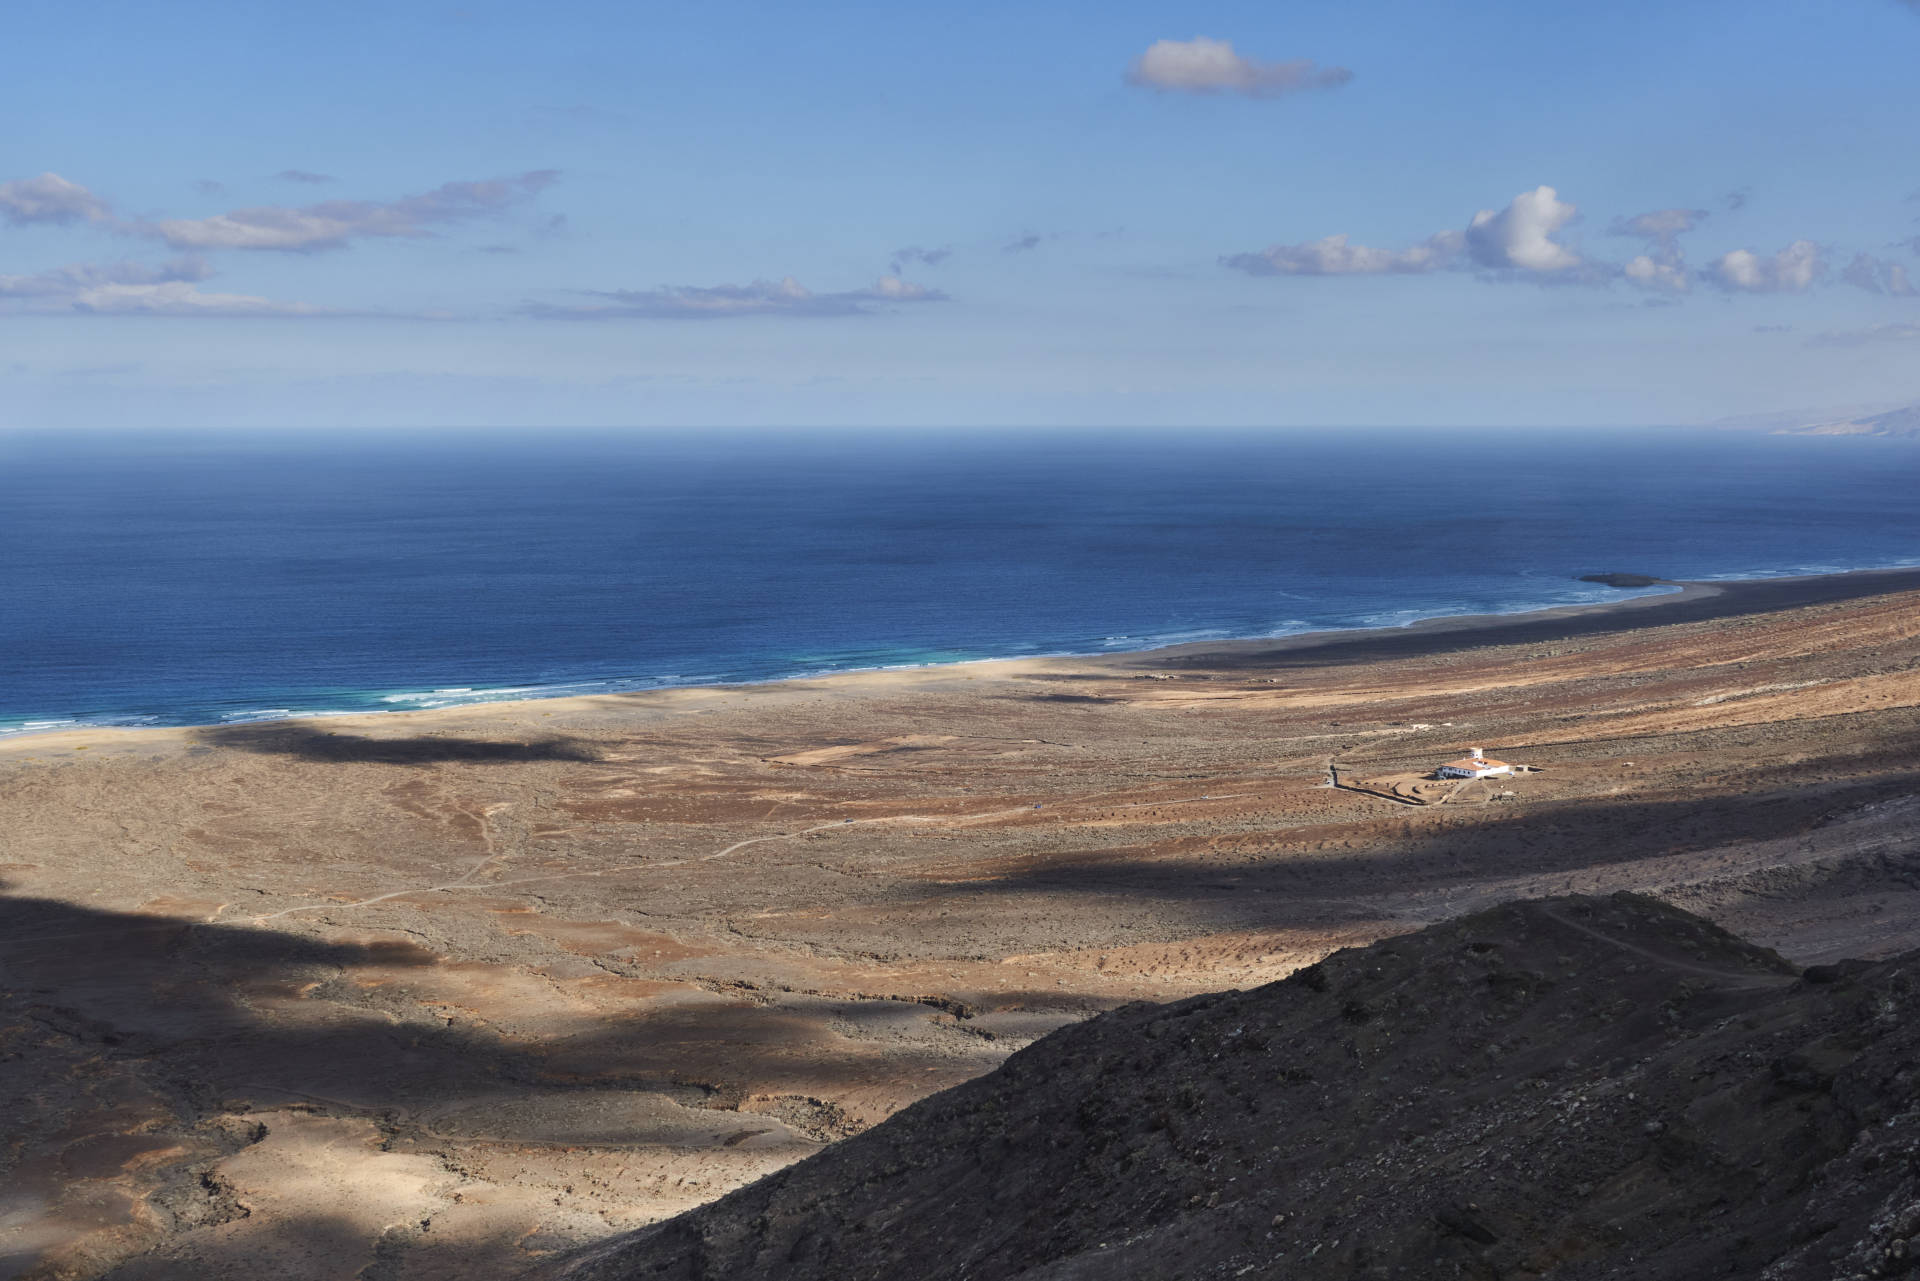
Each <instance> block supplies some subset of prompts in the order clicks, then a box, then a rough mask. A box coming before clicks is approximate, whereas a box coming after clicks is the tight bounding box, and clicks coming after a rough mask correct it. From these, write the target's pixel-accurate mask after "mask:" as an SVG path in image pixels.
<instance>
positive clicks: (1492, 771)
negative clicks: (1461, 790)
mask: <svg viewBox="0 0 1920 1281" xmlns="http://www.w3.org/2000/svg"><path fill="white" fill-rule="evenodd" d="M1511 773H1513V766H1511V765H1509V764H1507V763H1506V762H1505V761H1496V760H1494V759H1493V758H1492V757H1490V756H1488V755H1487V754H1486V753H1485V752H1482V751H1481V750H1480V749H1479V748H1477V747H1476V748H1474V749H1473V755H1472V756H1470V757H1468V758H1467V759H1465V760H1462V761H1448V762H1447V763H1446V764H1445V765H1442V766H1441V767H1440V768H1439V769H1437V770H1435V771H1434V776H1435V777H1437V778H1499V777H1500V776H1501V775H1503V774H1511Z"/></svg>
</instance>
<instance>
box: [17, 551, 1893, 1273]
mask: <svg viewBox="0 0 1920 1281" xmlns="http://www.w3.org/2000/svg"><path fill="white" fill-rule="evenodd" d="M1856 590H1857V588H1856ZM1689 608H1691V606H1689ZM1679 616H1682V617H1690V615H1679ZM1659 617H1662V615H1660V614H1659V613H1658V611H1656V610H1652V609H1649V610H1646V611H1644V612H1643V617H1642V621H1644V622H1647V623H1652V622H1655V621H1656V620H1657V619H1658V618H1659ZM1542 627H1545V628H1546V629H1547V630H1545V631H1542V630H1540V629H1541V628H1542ZM1388 640H1389V641H1391V643H1390V644H1389V643H1387V641H1381V640H1377V639H1376V640H1372V641H1366V642H1363V643H1360V644H1356V645H1350V646H1348V647H1346V648H1344V649H1343V648H1340V647H1339V646H1320V647H1317V648H1316V647H1313V646H1301V645H1295V646H1280V647H1275V646H1252V647H1249V646H1240V647H1220V648H1218V649H1215V650H1212V651H1209V650H1205V649H1199V650H1196V649H1195V648H1194V647H1188V648H1186V649H1183V650H1181V651H1177V652H1167V653H1161V654H1154V655H1140V656H1135V657H1130V658H1122V659H1110V660H1099V661H1094V660H1048V661H1033V662H1022V663H1009V664H983V665H976V666H971V667H956V668H941V669H931V670H927V671H920V672H911V673H885V674H873V675H864V676H852V677H841V678H834V679H831V680H823V681H817V682H809V683H794V684H788V685H781V686H771V687H764V688H758V689H751V690H727V689H720V690H682V691H671V692H662V693H658V694H645V695H631V696H623V697H617V698H603V699H592V700H565V701H556V702H547V703H529V704H518V705H502V706H497V707H491V708H485V707H483V708H467V709H460V710H457V711H451V712H444V713H424V714H413V715H407V716H393V717H383V718H366V719H361V720H347V719H341V720H328V721H318V722H291V723H285V724H278V725H266V726H252V727H240V728H230V729H224V730H207V731H154V732H141V733H125V734H105V733H102V734H95V735H91V736H87V735H78V736H75V735H63V736H57V737H47V738H41V739H32V740H21V741H17V742H14V743H12V744H9V745H7V746H6V747H4V748H0V881H4V887H5V894H6V897H5V898H4V899H0V927H3V928H4V932H3V933H0V989H4V1005H0V1108H3V1109H4V1110H5V1112H6V1114H7V1115H9V1116H11V1117H23V1118H31V1120H30V1121H27V1122H25V1123H23V1124H17V1125H13V1126H10V1127H9V1129H8V1134H7V1138H8V1146H7V1147H6V1148H5V1149H3V1150H0V1189H4V1190H0V1276H7V1275H21V1274H31V1275H47V1276H73V1277H92V1276H102V1275H112V1276H116V1277H127V1278H132V1277H141V1278H148V1277H167V1276H176V1275H178V1276H185V1275H188V1274H192V1275H194V1276H196V1277H199V1278H219V1277H235V1278H238V1277H254V1276H260V1275H267V1274H272V1275H278V1276H285V1277H294V1278H306V1277H313V1278H320V1277H355V1276H365V1277H368V1278H426V1277H442V1276H446V1277H454V1276H465V1275H471V1274H473V1271H474V1270H475V1269H480V1270H483V1271H484V1270H489V1269H490V1270H495V1271H500V1270H506V1269H510V1268H512V1267H515V1266H519V1265H521V1264H524V1263H526V1262H529V1261H531V1260H532V1259H534V1258H538V1257H541V1256H543V1255H544V1254H547V1253H549V1252H551V1251H554V1250H557V1249H559V1248H562V1247H564V1246H567V1245H571V1244H574V1243H578V1242H581V1241H586V1240H592V1239H596V1238H598V1237H601V1236H605V1235H607V1234H609V1233H611V1232H613V1231H615V1230H618V1229H622V1228H627V1227H632V1226H636V1225H638V1224H641V1223H644V1222H648V1221H650V1220H652V1219H655V1218H658V1217H660V1216H663V1215H666V1214H670V1213H673V1212H675V1211H677V1210H679V1209H682V1208H685V1207H688V1206H691V1205H695V1204H699V1203H701V1202H704V1201H707V1200H710V1199H712V1198H713V1197H714V1196H716V1195H718V1194H719V1193H721V1192H723V1191H725V1190H727V1189H729V1188H732V1187H734V1186H737V1185H739V1184H740V1183H742V1182H745V1181H747V1180H750V1179H752V1178H754V1177H757V1176H758V1175H760V1174H763V1173H766V1172H768V1171H771V1170H773V1169H776V1168H778V1167H780V1166H782V1165H784V1164H786V1163H788V1162H790V1161H792V1160H794V1159H796V1158H797V1157H799V1156H802V1155H805V1154H806V1153H808V1152H810V1151H813V1150H815V1149H816V1147H817V1146H818V1145H819V1144H820V1143H822V1142H825V1141H829V1140H831V1139H833V1138H835V1137H838V1136H842V1135H845V1134H848V1133H852V1132H854V1131H857V1130H859V1129H861V1128H864V1127H865V1126H867V1125H870V1124H872V1123H873V1122H875V1121H877V1120H879V1119H881V1118H883V1117H885V1116H887V1115H889V1114H891V1113H892V1112H893V1111H895V1110H897V1109H898V1108H899V1107H901V1106H903V1105H904V1104H905V1103H907V1102H910V1101H912V1100H914V1099H916V1098H919V1097H922V1096H924V1095H925V1094H927V1093H929V1092H931V1091H933V1090H937V1089H940V1088H942V1087H945V1086H948V1085H951V1084H954V1083H956V1082H958V1081H961V1080H965V1079H967V1078H969V1077H972V1076H975V1075H977V1074H979V1073H981V1072H983V1071H985V1070H987V1069H989V1068H991V1067H992V1066H993V1065H994V1064H996V1063H997V1062H998V1061H999V1060H1000V1059H1001V1058H1002V1057H1004V1056H1005V1054H1006V1053H1007V1052H1008V1051H1009V1050H1010V1049H1012V1048H1015V1047H1017V1046H1019V1045H1022V1044H1025V1043H1026V1042H1027V1041H1029V1040H1030V1039H1032V1038H1033V1037H1035V1036H1037V1035H1040V1034H1042V1033H1044V1032H1045V1031H1047V1030H1049V1029H1050V1028H1052V1027H1055V1026H1058V1025H1059V1024H1061V1023H1063V1022H1066V1021H1070V1020H1074V1019H1078V1018H1081V1017H1084V1016H1085V1015H1086V1014H1087V1013H1089V1012H1091V1011H1094V1010H1097V1009H1102V1008H1106V1007H1109V1006H1112V1005H1115V1004H1119V1003H1121V1002H1124V1001H1128V1000H1134V999H1140V998H1145V999H1150V1000H1165V999H1171V998H1174V997H1179V996H1185V995H1188V994H1191V993H1194V992H1199V991H1206V990H1213V989H1218V988H1223V987H1235V986H1237V987H1245V986H1250V985H1252V984H1254V983H1257V982H1261V981H1264V980H1267V979H1271V978H1275V977H1279V976H1280V975H1283V974H1285V973H1287V972H1288V971H1290V970H1291V969H1293V968H1295V967H1297V966H1299V965H1301V964H1303V963H1306V962H1310V961H1312V960H1315V959H1317V958H1319V957H1320V956H1322V955H1324V954H1325V953H1326V952H1327V951H1329V950H1330V949H1333V948H1336V947H1340V946H1345V945H1348V944H1351V943H1356V942H1363V941H1367V940H1371V939H1374V938H1377V937H1380V936H1383V935H1386V934H1393V933H1400V932H1405V931H1407V930H1410V929H1413V928H1416V927H1418V926H1419V925H1421V924H1423V923H1426V922H1429V921H1433V920H1436V919H1440V918H1443V917H1446V916H1449V915H1454V914H1458V913H1460V912H1462V911H1465V910H1468V909H1471V908H1475V907H1479V906H1483V905H1485V904H1487V903H1490V902H1493V901H1495V900H1497V899H1500V898H1504V897H1510V896H1513V895H1529V896H1538V895H1548V894H1562V893H1568V892H1580V893H1589V892H1606V891H1611V890H1615V889H1627V888H1634V889H1652V890H1656V891H1659V892H1660V893H1662V894H1663V895H1664V896H1666V897H1667V898H1669V899H1670V900H1671V901H1673V902H1675V903H1677V904H1679V905H1681V906H1684V907H1687V908H1689V909H1690V910H1693V911H1697V912H1701V913H1703V914H1706V915H1708V916H1711V917H1713V918H1714V919H1716V920H1718V921H1720V922H1721V923H1722V924H1725V925H1727V926H1729V927H1730V928H1732V929H1734V930H1736V931H1738V932H1740V933H1742V934H1745V935H1746V936H1748V937H1750V938H1753V939H1754V940H1755V941H1757V942H1762V943H1766V944H1769V945H1773V946H1777V947H1779V948H1781V949H1782V950H1783V951H1785V952H1787V953H1788V954H1789V955H1792V956H1794V957H1796V958H1797V959H1799V960H1802V961H1815V960H1827V959H1832V958H1834V957H1837V956H1842V955H1888V954H1891V953H1892V952H1894V951H1897V950H1899V949H1901V948H1904V947H1913V946H1920V857H1917V856H1916V854H1915V843H1914V840H1913V838H1912V835H1911V833H1912V832H1913V829H1914V822H1915V819H1916V817H1920V783H1917V782H1916V771H1917V770H1920V595H1917V594H1907V595H1895V596H1882V597H1874V598H1868V599H1863V600H1855V601H1828V602H1826V603H1820V604H1815V605H1811V606H1806V607H1803V608H1800V609H1797V610H1793V611H1789V612H1786V613H1779V614H1757V615H1745V616H1740V615H1736V616H1733V617H1723V618H1712V617H1706V618H1698V619H1695V620H1694V621H1684V622H1679V623H1674V624H1670V625H1667V626H1648V627H1643V628H1640V629H1638V630H1625V631H1622V630H1607V629H1604V628H1600V629H1595V628H1592V627H1587V626H1584V625H1581V624H1579V623H1578V622H1577V620H1576V621H1574V622H1566V623H1563V624H1561V625H1558V626H1557V628H1556V627H1553V626H1549V625H1547V624H1545V623H1541V622H1539V621H1537V620H1536V621H1532V622H1515V623H1513V624H1512V625H1511V626H1510V627H1509V628H1508V629H1507V630H1496V631H1488V632H1481V633H1474V632H1468V631H1452V630H1448V631H1439V632H1436V633H1435V634H1433V635H1429V636H1427V637H1426V639H1425V641H1424V642H1423V643H1420V644H1414V643H1412V642H1410V641H1408V640H1406V639H1405V638H1397V637H1396V638H1388ZM1493 641H1507V642H1513V643H1504V644H1490V643H1489V642H1493ZM1469 746H1481V747H1485V748H1486V749H1487V750H1488V751H1489V752H1491V753H1493V754H1495V755H1498V756H1501V757H1502V758H1504V759H1509V760H1515V761H1520V762H1524V763H1529V764H1535V765H1539V766H1542V767H1544V769H1545V772H1544V773H1540V774H1535V775H1529V776H1524V777H1522V778H1519V779H1517V780H1514V781H1513V782H1512V783H1511V784H1506V783H1503V784H1502V787H1501V790H1511V791H1512V792H1514V793H1515V795H1514V796H1513V797H1512V798H1511V799H1506V800H1499V801H1486V802H1485V803H1470V804H1452V803H1450V804H1448V805H1445V806H1426V807H1417V808H1416V807H1409V806H1405V805H1397V804H1394V803H1392V802H1389V801H1385V800H1381V799H1379V798H1374V797H1368V796H1365V795H1361V794H1358V793H1354V792H1349V791H1339V790H1329V789H1326V788H1323V787H1319V786H1317V784H1319V783H1320V782H1321V780H1322V779H1323V778H1324V776H1325V765H1326V762H1327V761H1328V759H1329V758H1334V759H1337V760H1338V761H1339V762H1340V764H1341V766H1342V775H1343V777H1345V776H1347V775H1349V774H1351V775H1352V776H1353V777H1356V778H1357V777H1366V776H1369V775H1388V774H1393V773H1396V772H1404V771H1418V770H1422V769H1425V768H1430V767H1431V765H1432V764H1435V763H1438V762H1439V761H1442V760H1447V759H1451V758H1452V757H1454V756H1456V755H1458V754H1460V752H1461V751H1463V750H1464V749H1465V748H1467V747H1469ZM263 1261H267V1262H264V1263H263ZM269 1264H270V1266H269Z"/></svg>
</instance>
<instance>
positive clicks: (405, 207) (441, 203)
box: [150, 169, 558, 253]
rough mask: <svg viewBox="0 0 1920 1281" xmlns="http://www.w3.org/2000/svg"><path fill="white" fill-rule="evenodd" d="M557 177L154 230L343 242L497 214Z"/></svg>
mask: <svg viewBox="0 0 1920 1281" xmlns="http://www.w3.org/2000/svg"><path fill="white" fill-rule="evenodd" d="M557 176H558V175H557V173H556V172H555V171H554V170H551V169H539V170H534V171H532V172H530V173H524V174H521V175H519V176H518V177H514V178H494V179H489V180H487V181H482V182H449V183H445V184H443V185H441V186H439V187H436V188H434V189H433V190H432V191H428V192H424V193H422V194H420V195H417V196H407V197H404V198H402V199H400V200H395V201H391V202H389V203H385V204H382V203H378V202H375V201H367V200H328V201H323V202H322V203H320V204H316V205H305V206H302V207H299V208H287V207H285V206H281V205H262V206H258V207H255V208H251V209H235V210H233V211H231V212H229V213H224V214H217V215H215V216H214V217H211V218H190V219H172V220H169V221H165V222H161V223H157V224H155V225H154V226H153V227H152V228H151V229H150V230H151V234H153V235H156V236H158V237H160V238H161V239H162V240H164V241H166V242H167V243H168V244H169V245H172V246H173V247H174V248H176V249H262V250H278V251H281V252H293V253H304V252H310V251H313V250H319V249H338V248H341V247H342V246H344V245H346V244H347V242H348V241H350V240H352V239H353V238H355V237H359V236H409V237H411V236H426V235H430V234H432V233H431V231H430V230H429V228H430V227H432V226H434V225H436V224H441V223H452V222H461V221H464V220H467V219H471V218H480V217H486V216H489V215H493V214H498V213H501V212H503V211H504V210H506V209H508V208H510V207H512V206H513V205H515V204H518V203H520V202H521V201H524V200H528V199H531V198H532V197H533V196H535V195H537V194H538V193H539V192H540V191H541V190H542V189H543V188H545V187H546V186H548V185H549V184H550V183H552V182H553V180H554V179H555V178H556V177H557Z"/></svg>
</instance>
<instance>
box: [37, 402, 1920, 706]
mask: <svg viewBox="0 0 1920 1281" xmlns="http://www.w3.org/2000/svg"><path fill="white" fill-rule="evenodd" d="M0 479H3V480H4V494H5V495H6V497H5V501H4V503H0V733H18V732H30V731H32V730H35V729H49V728H56V727H60V726H63V725H68V724H72V723H110V724H209V723H219V722H231V721H244V720H255V719H266V718H271V717H276V716H285V715H292V714H299V713H315V712H326V711H337V712H360V711H367V710H403V709H407V708H418V707H433V706H444V705H449V704H452V703H458V702H469V701H478V700H485V699H492V698H506V697H529V696H535V695H540V694H564V693H583V692H592V691H604V690H614V689H631V688H645V687H651V686H661V685H674V684H688V683H711V682H721V681H747V680H768V679H778V678H783V677H791V676H801V675H807V674H810V673H819V672H824V671H834V670H844V669H849V668H860V667H875V666H889V665H896V664H918V663H932V662H950V661H957V660H963V659H970V658H983V657H999V656H1013V655H1020V654H1034V653H1067V652H1075V653H1086V652H1100V651H1103V650H1118V649H1139V648H1146V647H1149V646H1152V645H1157V644H1166V643H1172V642H1176V641H1182V640H1192V639H1201V638H1206V637H1226V636H1262V635H1277V634H1287V633H1293V632H1300V631H1309V630H1319V629H1325V628H1342V627H1388V626H1396V625H1400V624H1404V623H1407V622H1411V621H1414V620H1417V619H1420V618H1428V617H1434V616H1436V615H1445V614H1463V613H1493V612H1509V611H1515V610H1521V609H1529V608H1539V607H1543V606H1549V605H1564V604H1574V603H1580V602H1586V601H1599V600H1611V599H1618V598H1619V597H1620V596H1621V595H1622V594H1623V593H1620V592H1616V591H1613V590H1611V589H1608V588H1604V587H1596V586H1594V585H1591V584H1585V583H1580V582H1577V581H1575V578H1576V576H1577V575H1579V574H1582V573H1590V572H1595V571H1602V570H1628V571H1638V572H1646V573H1651V574H1657V575H1662V576H1666V577H1672V578H1714V577H1720V578H1740V577H1758V576H1766V575H1774V574H1797V573H1814V572H1824V571H1832V570H1843V569H1857V568H1873V567H1880V566H1890V565H1910V564H1916V563H1920V497H1916V493H1917V491H1916V481H1920V443H1916V442H1906V441H1878V440H1862V439H1816V438H1789V437H1767V436H1745V435H1738V434H1730V433H1723V432H1715V433H1701V432H1670V433H1658V432H1647V431H1636V432H1614V433H1603V432H1578V433H1566V432H1526V431H1518V430H1501V431H1490V432H1484V433H1462V432H1457V431H1450V432H1444V433H1443V432H1415V431H1401V432H1389V431H1378V432H1350V431H1347V432H1339V433H1327V434H1315V433H1302V432H1284V433H1249V432H1201V431H1189V432H1158V433H1151V434H1148V433H1132V432H1130V433H1117V432H1116V433H1098V432H1053V433H1026V434H1015V433H1008V432H975V433H965V432H953V433H945V434H933V435H929V434H926V433H913V434H904V433H882V432H864V433H844V434H830V433H809V434H798V433H790V434H780V433H761V434H743V433H723V432H698V433H696V432H685V433H663V432H649V433H631V434H625V435H621V434H613V433H592V434H589V433H567V432H550V433H538V434H535V433H519V434H514V435H504V434H481V433H457V432H442V433H410V434H385V435H381V434H373V433H342V434H339V435H336V436H316V435H300V436H285V435H267V434H261V435H258V436H252V437H246V436H240V435H235V434H222V435H218V436H216V435H211V434H209V435H203V436H188V435H171V436H162V435H155V434H151V433H142V434H138V435H135V434H125V435H106V434H71V433H68V434H55V433H12V434H0Z"/></svg>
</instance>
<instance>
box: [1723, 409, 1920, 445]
mask: <svg viewBox="0 0 1920 1281" xmlns="http://www.w3.org/2000/svg"><path fill="white" fill-rule="evenodd" d="M1710 425H1711V426H1714V427H1726V428H1729V429H1736V430H1744V431H1764V432H1767V433H1769V434H1771V435H1774V436H1881V437H1920V405H1888V404H1884V403H1882V404H1878V405H1849V406H1845V407H1843V408H1838V409H1795V410H1787V411H1784V412H1781V413H1771V414H1743V415H1741V416H1739V417H1737V418H1722V419H1720V420H1719V421H1717V422H1715V423H1712V424H1710Z"/></svg>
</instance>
